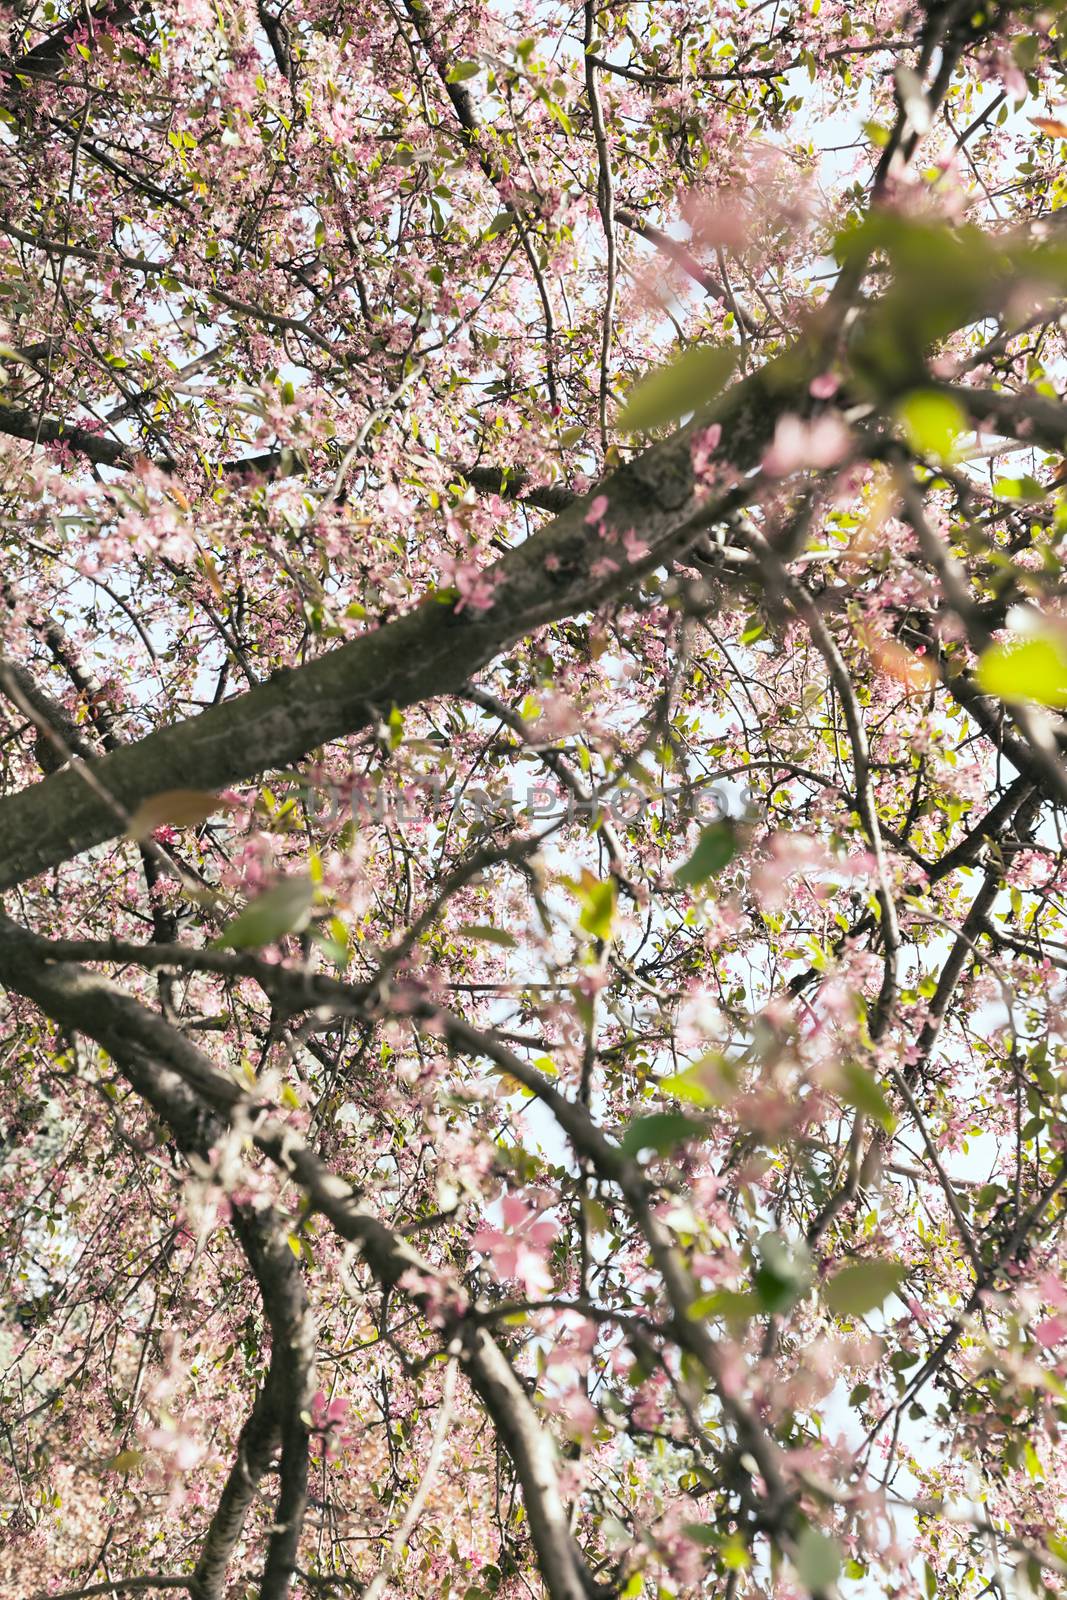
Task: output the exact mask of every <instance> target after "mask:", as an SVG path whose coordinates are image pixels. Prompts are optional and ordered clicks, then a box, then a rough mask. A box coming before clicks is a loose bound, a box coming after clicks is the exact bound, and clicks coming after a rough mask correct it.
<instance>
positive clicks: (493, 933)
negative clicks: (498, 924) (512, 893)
mask: <svg viewBox="0 0 1067 1600" xmlns="http://www.w3.org/2000/svg"><path fill="white" fill-rule="evenodd" d="M456 933H457V934H458V935H459V937H460V938H461V939H476V940H479V941H480V942H481V943H483V944H498V945H500V947H501V949H502V950H514V949H515V945H516V939H515V935H514V934H512V933H508V931H507V929H506V928H491V927H488V926H487V925H485V924H482V923H479V922H464V923H463V924H462V926H461V927H458V928H457V929H456Z"/></svg>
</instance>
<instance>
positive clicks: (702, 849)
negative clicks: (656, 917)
mask: <svg viewBox="0 0 1067 1600" xmlns="http://www.w3.org/2000/svg"><path fill="white" fill-rule="evenodd" d="M737 844H738V840H737V829H736V828H735V827H734V825H733V823H732V822H712V823H710V824H709V825H708V827H706V828H702V829H701V831H700V838H699V840H698V841H697V847H696V849H695V850H694V851H693V854H692V855H691V856H690V857H689V860H688V861H687V862H686V863H685V865H684V866H683V867H679V868H678V871H677V872H676V873H675V874H674V881H675V883H676V884H677V885H678V887H679V889H692V888H694V887H695V886H696V885H697V884H700V883H706V882H707V880H708V878H713V877H714V876H715V874H716V873H718V872H721V871H722V869H723V868H724V867H726V866H729V864H730V862H731V861H732V860H733V858H734V856H735V855H736V854H737Z"/></svg>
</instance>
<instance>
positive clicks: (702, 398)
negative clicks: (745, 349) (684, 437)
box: [618, 344, 737, 433]
mask: <svg viewBox="0 0 1067 1600" xmlns="http://www.w3.org/2000/svg"><path fill="white" fill-rule="evenodd" d="M736 362H737V352H736V351H734V350H731V349H729V348H728V347H727V346H726V345H706V344H705V345H697V346H695V347H694V348H693V349H692V350H686V351H685V352H684V354H682V355H680V356H679V357H678V359H677V360H676V361H673V362H672V363H671V364H670V366H667V367H660V368H659V370H658V371H657V372H653V373H650V374H649V376H648V377H647V378H644V379H642V381H641V382H640V383H639V384H638V385H637V386H636V388H634V389H633V390H631V393H630V398H629V399H628V400H627V402H626V405H625V406H624V407H623V409H622V411H621V413H620V415H619V423H618V425H619V428H620V430H621V431H622V432H624V433H648V432H650V431H651V430H652V429H653V428H663V427H666V426H667V424H668V423H671V422H677V421H678V420H679V418H680V417H684V416H685V414H686V412H687V411H699V410H700V408H701V406H706V405H707V403H708V401H709V400H714V398H715V396H716V395H717V394H718V392H719V390H720V389H721V388H722V386H723V384H724V383H725V382H726V380H727V379H728V378H729V376H730V374H731V372H732V371H733V370H734V366H735V364H736Z"/></svg>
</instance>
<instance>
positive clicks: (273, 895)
mask: <svg viewBox="0 0 1067 1600" xmlns="http://www.w3.org/2000/svg"><path fill="white" fill-rule="evenodd" d="M314 898H315V889H314V885H313V884H312V882H311V879H310V878H309V877H307V876H306V875H304V874H301V875H300V876H299V877H292V878H283V879H282V881H281V883H278V884H275V886H274V888H273V889H268V890H267V891H266V893H265V894H261V895H258V896H257V897H256V899H255V900H252V901H250V902H249V904H248V905H246V906H245V908H244V910H243V911H241V912H239V913H238V914H237V916H236V917H234V919H233V921H232V922H228V923H227V924H226V926H225V928H223V930H222V932H221V933H220V934H219V936H218V938H217V939H215V940H214V941H213V945H214V948H215V949H216V950H257V949H259V948H260V947H261V946H263V945H265V944H273V943H274V942H275V940H276V939H284V938H285V936H286V934H288V933H299V931H300V930H301V928H306V927H307V924H308V919H309V917H310V916H311V906H312V903H313V901H314Z"/></svg>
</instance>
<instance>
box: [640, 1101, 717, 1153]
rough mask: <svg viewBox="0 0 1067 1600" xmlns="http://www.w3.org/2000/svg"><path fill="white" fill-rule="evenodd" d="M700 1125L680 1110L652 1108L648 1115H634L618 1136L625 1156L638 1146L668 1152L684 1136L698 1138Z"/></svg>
mask: <svg viewBox="0 0 1067 1600" xmlns="http://www.w3.org/2000/svg"><path fill="white" fill-rule="evenodd" d="M703 1132H704V1130H703V1128H702V1127H701V1126H700V1123H699V1122H694V1121H693V1120H692V1118H691V1117H683V1116H682V1114H681V1112H680V1111H654V1112H653V1113H652V1114H651V1116H647V1117H637V1118H636V1119H635V1120H634V1121H633V1122H631V1123H630V1124H629V1126H628V1127H627V1128H626V1130H625V1132H624V1133H623V1135H622V1138H621V1139H620V1140H619V1143H620V1144H621V1146H622V1148H623V1150H624V1152H625V1153H626V1155H628V1156H636V1155H637V1154H638V1153H639V1152H640V1151H641V1150H655V1152H656V1154H657V1155H661V1156H663V1155H668V1154H669V1153H670V1151H672V1150H673V1149H674V1148H675V1146H676V1145H680V1144H682V1143H684V1141H685V1140H686V1139H699V1138H701V1137H702V1136H703Z"/></svg>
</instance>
